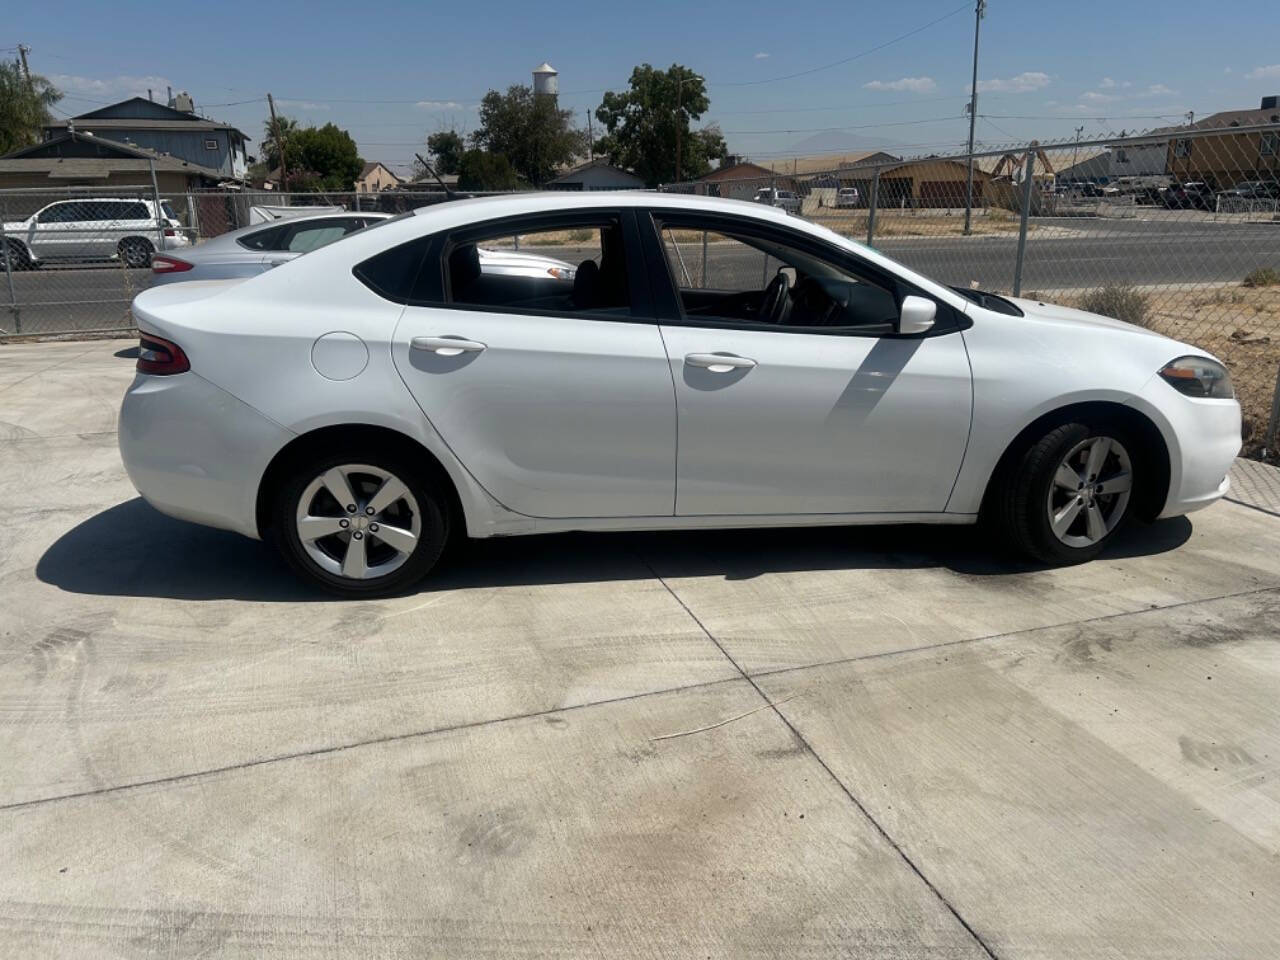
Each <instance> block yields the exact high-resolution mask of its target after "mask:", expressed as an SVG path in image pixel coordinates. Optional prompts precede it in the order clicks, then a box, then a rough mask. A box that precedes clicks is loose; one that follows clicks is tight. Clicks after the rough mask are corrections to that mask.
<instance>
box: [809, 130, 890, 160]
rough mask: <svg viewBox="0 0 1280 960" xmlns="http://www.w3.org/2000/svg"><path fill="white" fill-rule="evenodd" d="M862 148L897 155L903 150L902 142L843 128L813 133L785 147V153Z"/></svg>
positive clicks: (851, 150) (832, 151) (831, 151)
mask: <svg viewBox="0 0 1280 960" xmlns="http://www.w3.org/2000/svg"><path fill="white" fill-rule="evenodd" d="M863 150H883V151H885V152H886V153H892V154H897V155H899V156H901V155H902V153H904V152H905V148H904V147H903V145H902V144H900V143H895V142H893V141H892V140H884V139H881V138H880V137H876V136H867V135H863V134H857V133H849V132H847V131H845V130H824V131H823V132H822V133H815V134H813V135H812V136H809V137H805V138H804V139H803V140H797V141H796V142H795V143H793V144H792V145H791V146H790V147H787V148H786V153H794V154H795V155H796V156H800V157H803V156H808V155H811V154H815V153H858V152H860V151H863Z"/></svg>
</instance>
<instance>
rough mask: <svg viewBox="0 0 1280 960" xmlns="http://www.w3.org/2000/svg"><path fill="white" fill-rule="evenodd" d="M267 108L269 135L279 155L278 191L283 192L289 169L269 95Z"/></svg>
mask: <svg viewBox="0 0 1280 960" xmlns="http://www.w3.org/2000/svg"><path fill="white" fill-rule="evenodd" d="M259 102H261V101H259ZM267 106H268V107H269V108H270V110H271V134H272V136H273V137H275V141H276V152H278V153H279V154H280V189H281V191H282V192H284V191H287V190H288V189H289V168H288V167H287V166H285V162H284V138H283V137H281V136H280V121H278V120H277V119H276V102H275V100H274V99H273V98H272V96H271V94H269V93H268V94H267Z"/></svg>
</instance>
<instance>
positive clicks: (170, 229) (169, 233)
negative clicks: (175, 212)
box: [164, 227, 178, 237]
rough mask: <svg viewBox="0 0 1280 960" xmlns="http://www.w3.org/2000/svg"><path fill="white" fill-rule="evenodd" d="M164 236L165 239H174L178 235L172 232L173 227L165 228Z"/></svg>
mask: <svg viewBox="0 0 1280 960" xmlns="http://www.w3.org/2000/svg"><path fill="white" fill-rule="evenodd" d="M164 235H165V236H166V237H176V236H177V235H178V234H177V233H176V232H175V231H174V229H173V227H165V228H164Z"/></svg>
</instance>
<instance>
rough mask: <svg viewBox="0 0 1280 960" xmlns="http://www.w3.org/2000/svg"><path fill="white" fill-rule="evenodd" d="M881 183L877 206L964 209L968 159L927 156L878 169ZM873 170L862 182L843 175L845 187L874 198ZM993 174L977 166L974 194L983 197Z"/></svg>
mask: <svg viewBox="0 0 1280 960" xmlns="http://www.w3.org/2000/svg"><path fill="white" fill-rule="evenodd" d="M877 169H878V170H879V173H880V183H879V185H878V186H877V191H878V193H877V206H879V207H881V208H882V209H888V208H890V207H963V206H964V190H965V184H966V183H967V182H968V177H969V164H968V163H966V162H965V161H964V160H952V159H947V158H943V157H925V158H923V159H920V160H904V161H902V162H901V163H898V164H896V165H892V166H882V167H878V168H877ZM872 175H873V171H871V170H867V171H865V172H864V173H862V174H861V178H860V179H857V180H855V179H852V178H848V179H849V182H848V184H846V183H845V181H846V176H845V175H844V174H843V173H842V174H841V178H840V179H841V185H852V186H856V187H857V188H858V190H859V192H863V191H865V192H864V193H863V195H864V196H870V193H871V185H872ZM990 178H991V174H990V173H988V172H987V171H986V170H984V169H983V168H982V165H981V164H980V163H975V164H974V165H973V195H974V197H975V198H977V197H980V196H982V193H983V191H984V190H985V188H986V184H987V181H988V180H989V179H990Z"/></svg>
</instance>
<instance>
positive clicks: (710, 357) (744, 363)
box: [684, 353, 756, 373]
mask: <svg viewBox="0 0 1280 960" xmlns="http://www.w3.org/2000/svg"><path fill="white" fill-rule="evenodd" d="M684 362H685V363H687V364H689V366H691V367H703V368H704V369H706V370H709V371H711V372H712V373H729V372H731V371H733V370H749V369H751V368H752V367H754V366H755V365H756V362H755V361H754V360H752V359H750V358H748V357H738V356H734V355H733V354H732V353H687V354H685V357H684Z"/></svg>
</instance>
